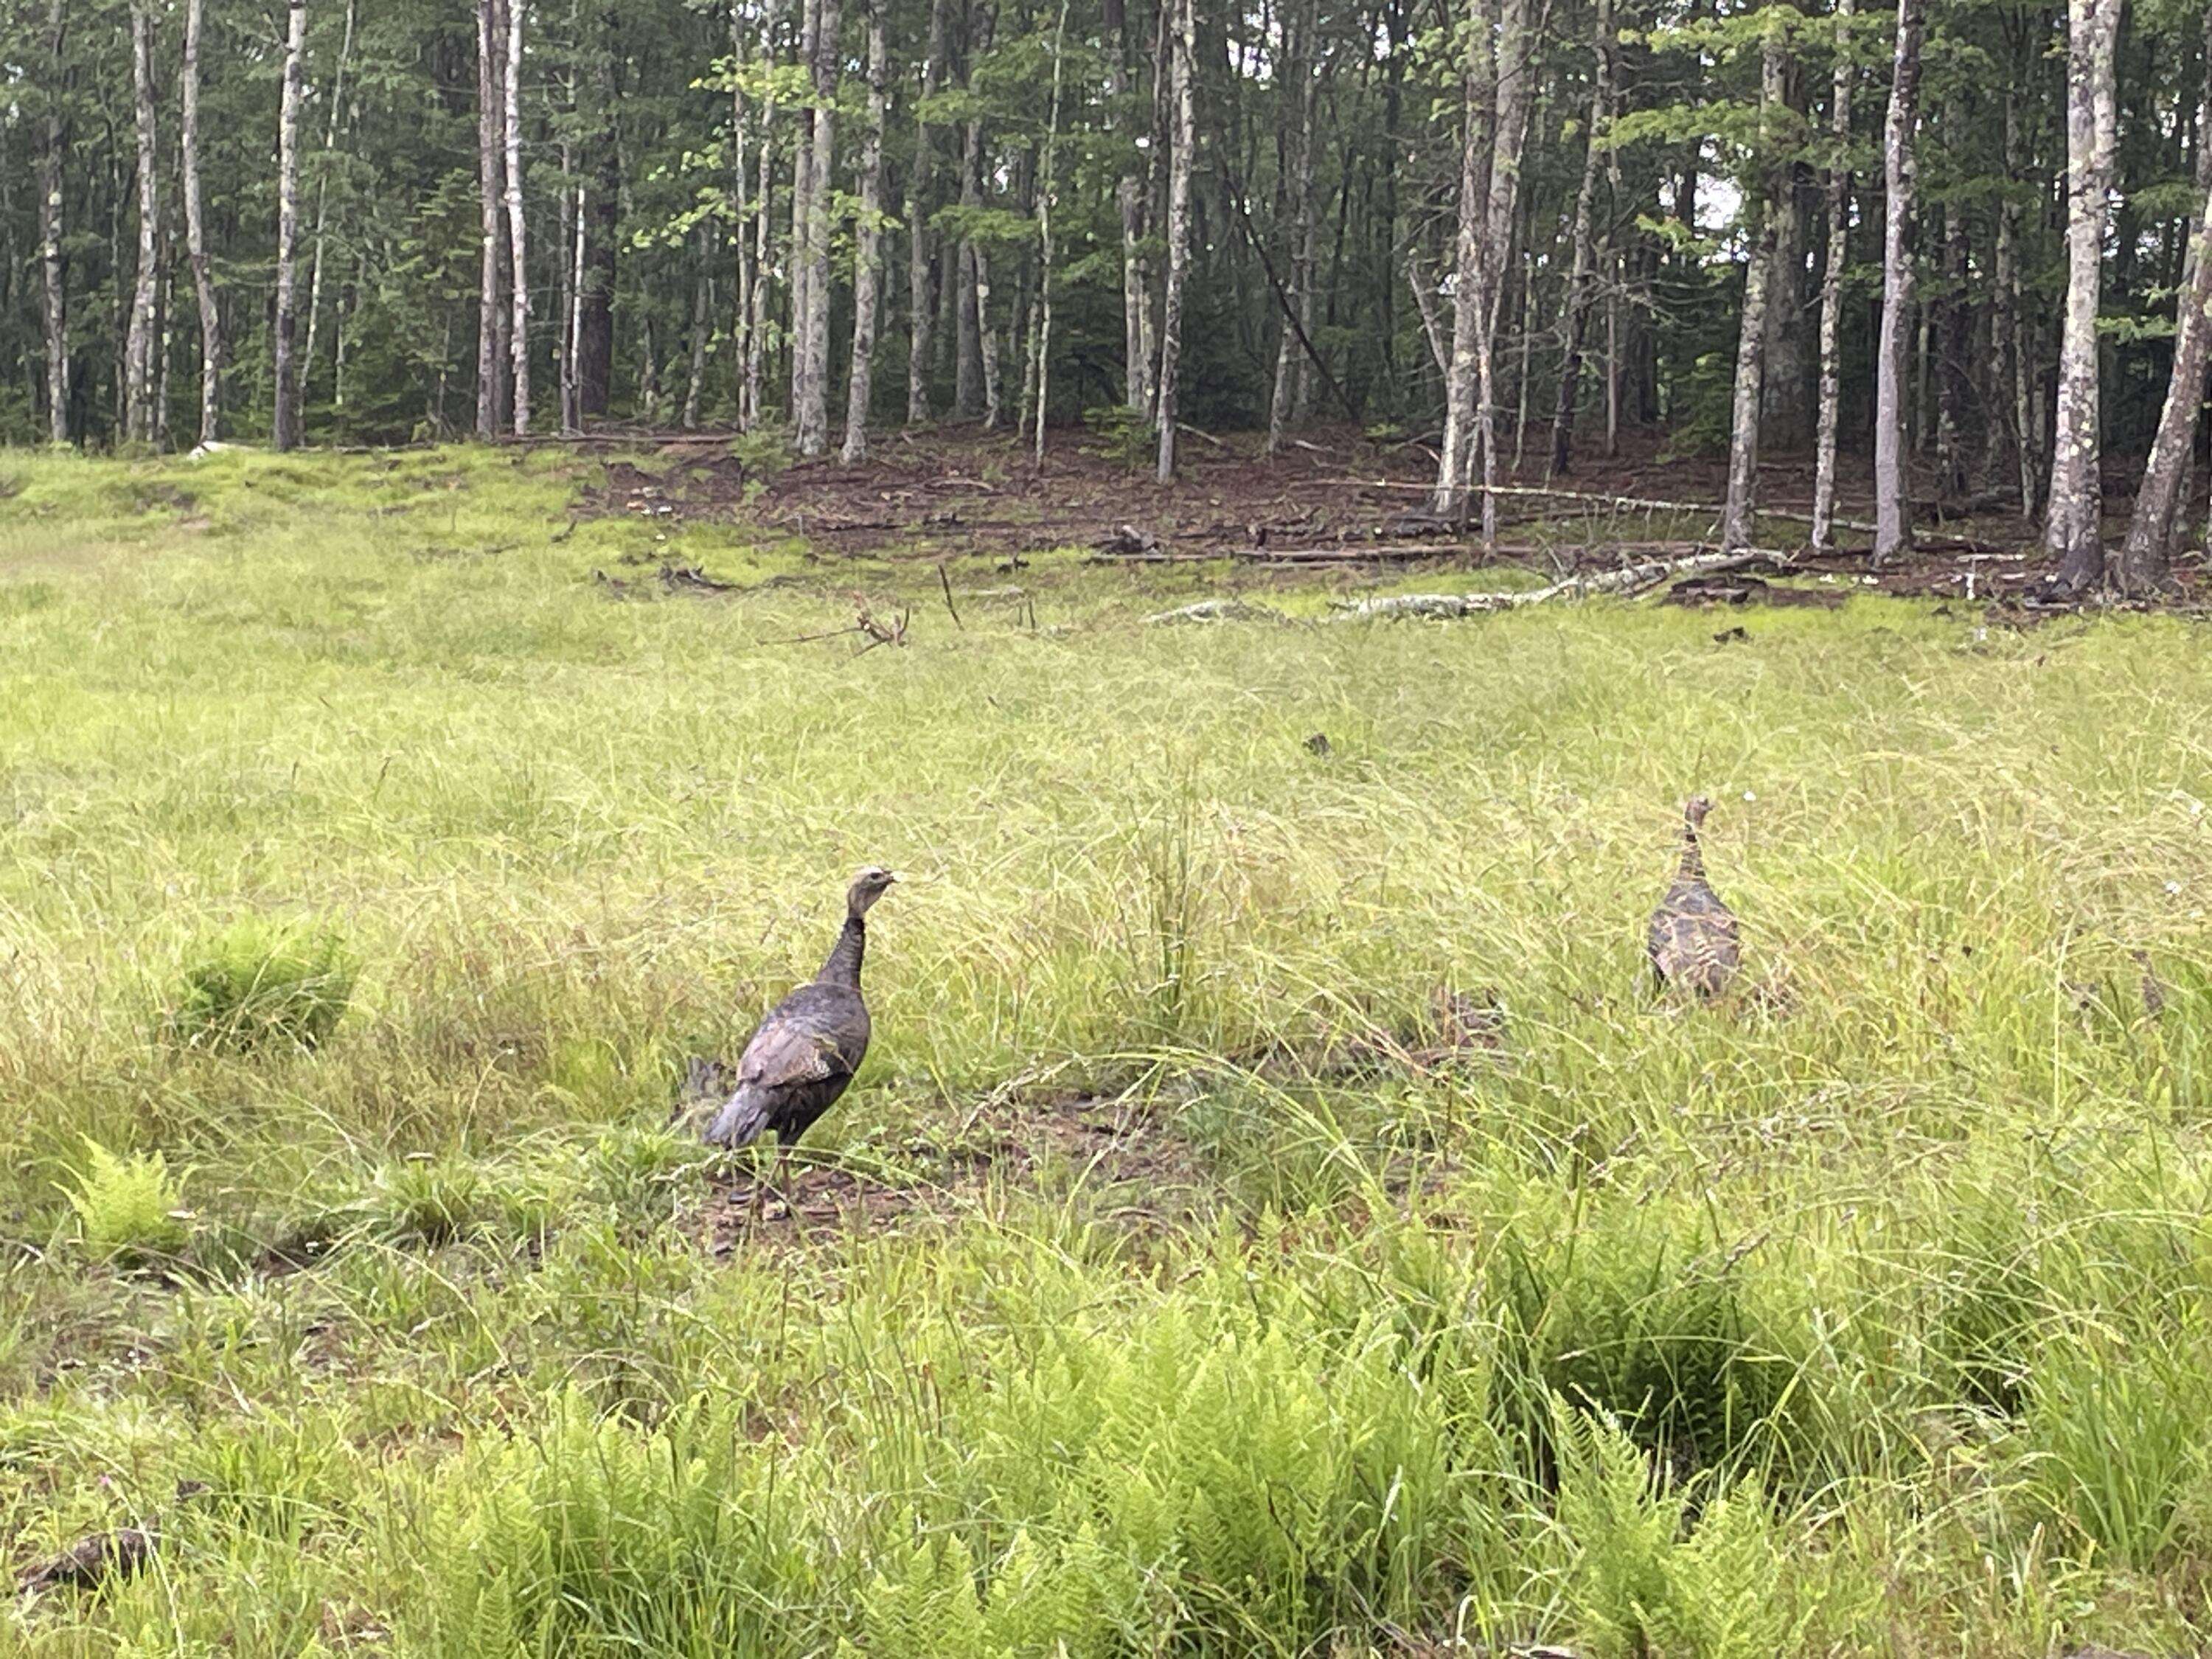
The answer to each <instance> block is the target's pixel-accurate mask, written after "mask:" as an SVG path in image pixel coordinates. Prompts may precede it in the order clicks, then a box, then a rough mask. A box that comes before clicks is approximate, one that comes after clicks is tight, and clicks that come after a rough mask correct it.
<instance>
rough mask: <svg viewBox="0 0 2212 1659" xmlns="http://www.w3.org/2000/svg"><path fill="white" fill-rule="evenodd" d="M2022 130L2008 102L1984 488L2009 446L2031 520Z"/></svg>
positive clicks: (1998, 474) (1997, 478) (2001, 469)
mask: <svg viewBox="0 0 2212 1659" xmlns="http://www.w3.org/2000/svg"><path fill="white" fill-rule="evenodd" d="M2019 125H2020V117H2019V115H2018V113H2017V112H2016V110H2015V100H2012V99H2009V98H2008V99H2006V100H2005V111H2004V132H2005V137H2004V173H2003V179H2002V188H2003V191H2004V193H2003V194H2002V195H2001V196H1999V197H1998V198H1997V211H1996V222H1997V234H1996V260H1995V263H1994V264H1992V266H1991V268H1990V418H1989V425H1988V429H1987V432H1986V434H1985V435H1984V443H1983V446H1982V478H1983V482H1984V484H1985V485H1988V486H1990V487H1992V488H1994V487H1995V486H1996V484H1997V483H1999V482H2001V481H2002V477H2003V476H2004V474H2005V473H2006V471H2008V470H2009V469H2008V466H2007V465H2006V463H2007V459H2008V455H2007V449H2008V446H2009V447H2010V450H2011V452H2012V453H2013V454H2014V455H2016V456H2019V457H2020V458H2021V465H2020V477H2021V512H2022V513H2024V514H2032V513H2033V512H2034V511H2035V492H2034V489H2033V486H2032V485H2031V484H2029V483H2027V477H2028V467H2027V461H2026V457H2025V454H2024V453H2023V452H2024V451H2025V450H2026V449H2027V424H2026V422H2024V421H2022V419H2021V415H2022V413H2023V412H2024V411H2025V410H2026V409H2027V399H2026V398H2024V397H2023V396H2022V395H2021V394H2022V392H2023V390H2024V389H2025V384H2026V374H2027V365H2026V364H2025V363H2023V362H2021V361H2020V360H2019V359H2018V358H2017V357H2016V356H2015V355H2014V350H2013V348H2014V345H2015V342H2016V341H2017V339H2018V337H2019V332H2020V208H2019V204H2017V203H2015V201H2013V199H2012V195H2011V190H2012V183H2013V178H2012V171H2013V155H2014V150H2015V135H2016V133H2017V131H2018V129H2019Z"/></svg>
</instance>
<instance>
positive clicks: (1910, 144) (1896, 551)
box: [1874, 0, 1927, 562]
mask: <svg viewBox="0 0 2212 1659" xmlns="http://www.w3.org/2000/svg"><path fill="white" fill-rule="evenodd" d="M1926 21H1927V0H1897V46H1896V52H1895V54H1894V56H1893V59H1892V63H1891V70H1890V85H1889V114H1888V116H1887V119H1886V120H1885V121H1884V123H1883V126H1882V174H1883V184H1884V187H1885V190H1886V191H1887V204H1886V213H1885V219H1884V223H1883V227H1882V258H1881V331H1880V334H1879V337H1878V338H1877V339H1876V342H1875V417H1874V500H1875V511H1874V516H1875V539H1874V556H1875V561H1876V562H1883V561H1886V560H1888V559H1893V558H1895V557H1897V556H1899V555H1900V554H1902V553H1903V552H1905V550H1906V549H1908V548H1910V547H1911V545H1912V488H1911V478H1910V477H1909V476H1908V471H1907V467H1908V464H1909V461H1910V458H1911V450H1910V448H1909V447H1908V446H1907V444H1906V441H1905V375H1906V373H1907V371H1908V370H1909V369H1910V368H1911V363H1910V362H1908V358H1909V357H1910V355H1911V337H1912V336H1911V329H1912V306H1913V294H1912V287H1913V284H1912V274H1913V273H1912V215H1913V196H1914V191H1915V187H1916V185H1917V183H1918V180H1919V176H1920V169H1919V163H1918V161H1917V157H1916V155H1915V154H1914V152H1915V149H1916V145H1917V138H1916V135H1917V131H1918V128H1919V122H1920V37H1921V33H1922V31H1923V28H1924V27H1926Z"/></svg>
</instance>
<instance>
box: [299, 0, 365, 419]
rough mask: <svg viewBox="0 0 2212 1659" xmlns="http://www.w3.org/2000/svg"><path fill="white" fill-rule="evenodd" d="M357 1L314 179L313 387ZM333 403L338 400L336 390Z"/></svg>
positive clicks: (309, 353) (309, 356) (304, 361)
mask: <svg viewBox="0 0 2212 1659" xmlns="http://www.w3.org/2000/svg"><path fill="white" fill-rule="evenodd" d="M356 3H357V0H346V12H345V33H344V35H343V38H342V39H341V40H340V41H339V44H338V64H337V72H336V73H335V74H334V75H332V76H331V113H330V119H329V121H328V122H327V123H326V124H325V127H324V129H323V170H322V175H321V176H320V177H319V178H318V179H316V180H315V234H314V252H313V253H312V254H310V255H309V257H308V272H307V349H306V350H305V351H303V352H301V354H300V362H301V368H302V370H303V371H304V372H303V374H302V376H301V378H302V380H303V381H305V382H307V383H309V384H312V383H313V380H314V377H315V335H316V331H317V329H318V327H319V325H320V323H321V321H322V315H323V246H324V239H325V230H326V228H327V227H328V225H329V222H330V206H331V157H332V156H333V155H337V148H338V115H339V112H341V110H342V109H343V107H344V104H345V81H346V65H347V64H348V62H349V60H350V59H351V58H352V57H353V33H354V21H355V17H354V13H355V8H356ZM331 401H332V403H334V404H335V403H336V402H337V392H336V390H335V389H333V391H332V392H331Z"/></svg>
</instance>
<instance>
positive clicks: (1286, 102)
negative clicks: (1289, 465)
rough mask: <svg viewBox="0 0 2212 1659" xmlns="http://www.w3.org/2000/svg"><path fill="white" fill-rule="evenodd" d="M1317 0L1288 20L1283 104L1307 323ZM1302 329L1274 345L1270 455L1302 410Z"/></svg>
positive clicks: (1297, 294) (1286, 176)
mask: <svg viewBox="0 0 2212 1659" xmlns="http://www.w3.org/2000/svg"><path fill="white" fill-rule="evenodd" d="M1320 19H1321V8H1320V5H1319V3H1318V0H1299V3H1298V5H1297V9H1295V10H1293V11H1292V12H1291V13H1290V14H1289V15H1288V16H1287V17H1286V18H1285V22H1284V32H1285V40H1284V54H1283V56H1284V64H1285V84H1284V86H1283V88H1281V96H1282V100H1283V106H1284V107H1283V121H1282V125H1283V129H1284V131H1283V143H1282V152H1283V179H1282V183H1281V188H1280V190H1279V191H1278V196H1279V199H1280V201H1281V203H1282V204H1283V206H1284V208H1285V213H1284V215H1283V217H1284V219H1285V222H1286V224H1287V234H1286V236H1285V249H1284V252H1285V254H1286V255H1287V256H1288V257H1287V258H1285V262H1284V263H1285V265H1287V267H1288V268H1289V273H1290V279H1289V282H1288V283H1287V285H1286V288H1285V295H1284V300H1285V307H1286V308H1287V309H1288V310H1289V311H1290V313H1291V315H1292V316H1295V317H1297V318H1298V319H1299V323H1300V326H1301V327H1302V326H1303V325H1304V314H1303V313H1307V312H1310V309H1311V306H1310V299H1309V297H1308V290H1309V289H1310V286H1311V284H1312V281H1313V274H1312V271H1311V270H1310V264H1311V262H1312V259H1313V216H1314V198H1313V125H1314V98H1315V94H1316V89H1317V88H1318V87H1319V85H1320V73H1319V68H1320V60H1319V55H1318V53H1317V52H1316V50H1315V46H1316V35H1317V34H1318V33H1319V32H1320ZM1298 332H1299V330H1298V328H1294V327H1292V326H1291V322H1290V320H1289V319H1287V318H1286V319H1285V322H1284V325H1283V326H1282V328H1281V330H1280V331H1279V334H1278V337H1277V339H1276V344H1275V379H1274V387H1273V392H1272V393H1271V395H1270V396H1269V398H1268V400H1267V453H1269V454H1270V455H1273V454H1274V453H1276V452H1277V451H1279V450H1280V449H1281V448H1282V447H1283V441H1284V439H1285V436H1286V435H1288V433H1289V429H1290V424H1291V417H1292V416H1293V415H1294V414H1295V413H1296V411H1297V389H1298V378H1299V377H1298V369H1299V366H1300V365H1301V364H1302V363H1303V362H1304V353H1303V352H1302V351H1300V349H1298Z"/></svg>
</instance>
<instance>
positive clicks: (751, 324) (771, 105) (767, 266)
mask: <svg viewBox="0 0 2212 1659" xmlns="http://www.w3.org/2000/svg"><path fill="white" fill-rule="evenodd" d="M782 15H783V3H782V0H769V5H768V9H767V12H766V15H764V16H763V18H762V20H761V41H762V49H761V57H762V59H763V61H764V62H766V63H768V64H771V65H772V64H774V63H775V35H776V27H777V25H778V23H779V22H781V20H782ZM771 84H772V83H771ZM774 140H775V97H774V95H773V94H772V93H769V94H763V97H762V99H761V108H760V160H759V161H758V163H757V166H758V168H759V171H758V173H757V179H758V182H759V188H758V189H757V191H755V192H754V204H753V206H754V217H753V291H752V308H751V310H750V313H748V314H747V316H746V319H745V384H744V391H743V392H741V393H740V394H739V398H738V401H739V410H738V422H739V423H740V424H741V425H743V426H744V428H745V429H746V430H748V431H750V430H751V429H752V428H754V427H756V426H758V425H759V424H760V420H761V392H762V387H763V385H764V384H765V381H766V378H767V372H768V316H769V293H770V290H771V289H772V288H773V286H774V283H775V261H774V260H773V259H772V258H770V257H769V256H770V252H771V249H772V247H773V245H774V242H775V142H774Z"/></svg>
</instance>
